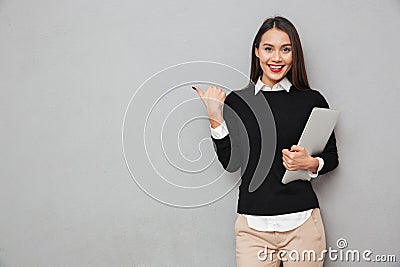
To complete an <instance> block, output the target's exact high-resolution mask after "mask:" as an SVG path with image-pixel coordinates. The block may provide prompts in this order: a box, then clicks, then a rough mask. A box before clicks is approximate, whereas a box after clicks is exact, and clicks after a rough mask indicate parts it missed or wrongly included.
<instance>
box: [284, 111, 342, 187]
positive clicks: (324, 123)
mask: <svg viewBox="0 0 400 267" xmlns="http://www.w3.org/2000/svg"><path fill="white" fill-rule="evenodd" d="M338 117H339V111H337V110H333V109H327V108H313V110H312V111H311V114H310V117H309V118H308V121H307V123H306V126H305V127H304V130H303V133H302V134H301V137H300V140H299V142H298V144H297V145H298V146H303V147H304V148H305V149H306V150H307V152H308V154H310V155H311V156H313V155H316V154H319V153H321V152H322V151H323V150H324V148H325V146H326V144H327V143H328V139H329V137H330V136H331V134H332V131H333V129H334V128H335V125H336V122H337V120H338ZM295 180H307V181H308V180H310V176H309V175H308V171H306V170H298V171H288V170H286V172H285V174H284V175H283V178H282V183H283V184H287V183H289V182H292V181H295Z"/></svg>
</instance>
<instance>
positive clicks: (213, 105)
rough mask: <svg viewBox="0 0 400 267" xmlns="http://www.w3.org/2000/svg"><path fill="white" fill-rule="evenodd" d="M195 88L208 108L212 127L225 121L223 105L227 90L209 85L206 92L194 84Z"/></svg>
mask: <svg viewBox="0 0 400 267" xmlns="http://www.w3.org/2000/svg"><path fill="white" fill-rule="evenodd" d="M193 89H194V90H196V92H197V93H198V94H199V96H200V98H201V101H202V102H203V104H204V105H205V107H206V109H207V113H208V118H209V119H210V123H211V127H212V128H216V127H218V126H219V125H220V124H221V123H222V122H223V121H224V118H223V117H222V110H221V107H222V106H223V104H224V102H225V98H226V94H225V92H224V91H222V89H220V88H218V87H216V86H209V87H208V88H207V90H206V91H205V92H203V91H202V90H201V89H200V88H199V87H197V86H193Z"/></svg>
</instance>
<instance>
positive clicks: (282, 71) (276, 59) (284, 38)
mask: <svg viewBox="0 0 400 267" xmlns="http://www.w3.org/2000/svg"><path fill="white" fill-rule="evenodd" d="M255 52H256V56H257V57H258V58H259V59H260V66H261V69H262V70H263V76H262V78H261V80H262V81H263V82H264V83H265V84H266V85H268V86H269V87H270V88H272V86H274V84H276V83H278V82H279V81H280V80H281V79H282V78H283V77H285V76H286V74H287V73H288V71H289V70H290V68H291V67H292V61H293V57H292V44H291V42H290V38H289V36H288V35H287V33H286V32H284V31H281V30H278V29H276V28H272V29H270V30H268V31H266V32H265V33H264V34H263V35H262V36H261V42H260V45H259V47H258V48H257V47H256V49H255Z"/></svg>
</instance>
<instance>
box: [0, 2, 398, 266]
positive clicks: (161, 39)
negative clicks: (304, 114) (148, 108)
mask: <svg viewBox="0 0 400 267" xmlns="http://www.w3.org/2000/svg"><path fill="white" fill-rule="evenodd" d="M276 14H280V15H283V16H286V17H288V18H289V19H290V20H292V22H293V23H294V24H295V25H296V27H297V29H298V30H299V32H300V36H301V39H302V43H303V47H304V51H305V57H306V65H307V69H308V75H309V79H310V83H311V86H312V87H313V88H316V89H318V90H320V91H321V92H322V93H323V95H324V96H325V97H326V98H327V100H328V102H329V103H330V105H331V107H332V108H337V109H339V110H341V112H342V113H341V118H340V123H339V124H338V126H337V130H336V133H337V139H338V149H339V157H340V166H339V168H338V169H337V170H335V171H334V172H332V173H330V174H327V175H324V176H321V177H319V178H318V179H317V180H316V181H315V182H314V188H315V190H316V192H317V194H318V196H319V200H320V204H321V211H322V216H323V220H324V223H325V230H326V233H327V242H328V246H331V247H333V248H336V240H337V239H338V238H346V240H347V241H348V243H349V248H351V249H359V250H364V249H370V250H372V251H373V252H374V254H396V255H397V258H399V256H400V255H399V248H398V247H399V246H398V244H399V241H400V232H399V231H398V224H399V213H398V209H399V204H400V198H399V193H398V190H399V186H400V184H399V177H398V171H397V166H398V160H399V152H398V150H397V149H396V147H397V145H396V140H397V138H398V131H399V128H400V127H399V124H398V118H397V114H399V113H400V108H399V105H398V102H399V100H400V91H399V90H400V88H399V83H398V69H399V68H398V62H399V61H400V53H399V49H398V43H399V41H400V38H399V34H398V29H399V28H400V16H399V14H400V2H399V1H394V0H392V1H366V0H357V1H317V0H315V1H250V2H249V1H218V2H215V1H207V0H203V1H197V2H189V1H167V2H159V3H156V2H143V3H141V4H140V5H139V4H137V3H135V2H133V1H93V0H86V1H82V0H80V1H77V0H76V1H67V0H63V1H44V0H38V1H9V0H2V1H0V88H1V90H0V94H1V95H0V111H1V112H0V123H1V128H0V129H1V131H0V137H1V138H0V162H1V163H0V166H1V167H0V179H1V180H0V211H1V213H0V266H146V267H147V266H234V265H235V252H234V249H235V243H234V242H235V241H234V230H233V224H234V221H235V219H236V201H237V189H234V190H233V191H231V192H230V193H229V194H228V195H227V196H226V197H224V198H222V199H221V200H220V201H218V202H215V203H213V204H211V205H208V206H204V207H202V208H197V209H182V208H173V207H169V206H166V205H163V204H161V203H159V202H157V201H155V200H154V199H152V198H150V197H149V196H148V195H146V194H145V193H144V192H143V191H142V190H141V189H140V188H139V187H138V186H137V185H136V184H135V183H134V182H133V180H132V178H131V176H130V174H129V172H128V170H127V168H126V164H125V161H124V156H123V153H122V144H121V132H122V121H123V116H124V112H125V109H126V107H127V104H128V102H129V99H130V98H131V97H132V95H133V93H134V92H135V91H136V90H137V88H138V87H139V86H140V85H141V84H142V83H143V82H144V81H145V80H146V79H147V78H149V77H150V76H151V75H153V74H154V73H156V72H157V71H160V70H161V69H163V68H165V67H168V66H171V65H174V64H177V63H182V62H186V61H193V60H210V61H216V62H221V63H224V64H227V65H230V66H233V67H235V68H237V69H239V70H240V71H242V72H244V73H248V72H249V64H250V46H251V42H252V40H253V37H254V35H255V33H256V31H257V29H258V27H259V26H260V25H261V23H262V21H263V20H264V19H265V18H266V17H268V16H271V15H276ZM191 96H193V95H191ZM196 149H197V145H196ZM399 260H400V259H397V263H394V264H385V263H380V264H379V263H365V262H363V263H358V264H356V263H346V262H330V261H328V262H327V263H326V264H325V266H348V265H349V264H350V265H351V266H353V265H357V266H398V264H399V263H398V262H399Z"/></svg>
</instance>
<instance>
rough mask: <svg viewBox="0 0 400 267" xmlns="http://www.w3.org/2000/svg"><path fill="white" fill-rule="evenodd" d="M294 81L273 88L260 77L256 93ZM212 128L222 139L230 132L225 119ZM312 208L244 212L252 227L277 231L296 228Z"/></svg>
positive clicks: (281, 85) (283, 83)
mask: <svg viewBox="0 0 400 267" xmlns="http://www.w3.org/2000/svg"><path fill="white" fill-rule="evenodd" d="M291 86H292V83H291V82H290V81H289V79H287V78H286V77H284V78H283V79H282V80H280V81H279V82H278V83H276V84H275V85H274V86H272V88H270V87H269V86H268V85H266V84H264V83H263V82H262V81H261V78H259V79H258V81H257V83H256V85H255V87H254V94H255V95H257V94H258V92H259V91H270V92H271V91H281V90H285V91H286V92H289V91H290V87H291ZM210 129H211V136H212V137H213V138H215V139H222V138H224V137H225V136H227V135H228V134H229V131H228V128H227V127H226V123H225V121H223V122H222V123H221V124H220V125H219V126H218V127H216V128H214V129H213V128H212V127H211V125H210ZM316 158H317V159H318V161H319V165H318V170H317V173H312V172H311V171H308V174H309V176H310V179H311V178H316V177H317V176H318V172H319V171H320V170H321V169H322V167H323V165H324V160H323V159H322V158H320V157H316ZM311 212H312V209H309V210H306V211H300V212H294V213H289V214H282V215H272V216H259V215H248V214H243V215H244V216H245V217H246V219H247V224H248V225H249V227H250V228H253V229H254V230H258V231H267V232H270V231H277V232H285V231H289V230H292V229H295V228H297V227H299V226H300V225H302V224H303V223H304V222H305V221H307V219H308V218H309V217H310V216H311Z"/></svg>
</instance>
